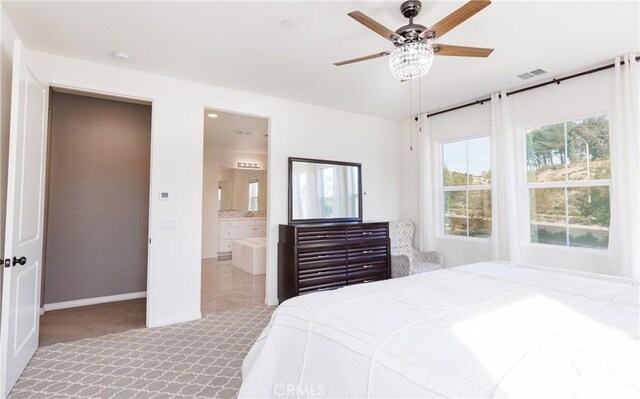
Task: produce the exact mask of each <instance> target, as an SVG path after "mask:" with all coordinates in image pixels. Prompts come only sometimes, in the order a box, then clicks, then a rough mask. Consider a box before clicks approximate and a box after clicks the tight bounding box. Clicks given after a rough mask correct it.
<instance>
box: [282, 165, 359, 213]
mask: <svg viewBox="0 0 640 399" xmlns="http://www.w3.org/2000/svg"><path fill="white" fill-rule="evenodd" d="M332 221H333V222H361V221H362V176H361V165H360V164H359V163H352V162H337V161H326V160H318V159H304V158H289V223H323V222H332Z"/></svg>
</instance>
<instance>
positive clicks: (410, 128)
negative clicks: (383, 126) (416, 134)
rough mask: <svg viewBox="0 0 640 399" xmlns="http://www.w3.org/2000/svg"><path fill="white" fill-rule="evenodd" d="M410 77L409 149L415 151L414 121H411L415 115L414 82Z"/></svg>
mask: <svg viewBox="0 0 640 399" xmlns="http://www.w3.org/2000/svg"><path fill="white" fill-rule="evenodd" d="M411 80H412V79H409V141H410V145H409V151H413V123H411V117H412V116H413V82H412V81H411Z"/></svg>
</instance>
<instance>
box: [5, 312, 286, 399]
mask: <svg viewBox="0 0 640 399" xmlns="http://www.w3.org/2000/svg"><path fill="white" fill-rule="evenodd" d="M273 309H274V308H269V307H266V306H256V307H253V308H246V309H239V310H232V311H227V312H222V313H218V314H210V315H206V316H205V317H204V318H203V319H201V320H197V321H193V322H188V323H181V324H177V325H173V326H167V327H159V328H153V329H147V328H143V329H137V330H131V331H127V332H124V333H117V334H111V335H105V336H102V337H97V338H87V339H83V340H80V341H75V342H67V343H60V344H54V345H49V346H45V347H42V348H40V349H38V351H37V352H36V354H35V356H34V357H33V359H32V360H31V362H30V363H29V365H28V366H27V369H26V370H25V372H24V373H23V374H22V376H21V377H20V380H19V381H18V383H17V384H16V386H15V388H14V389H13V391H12V392H11V395H10V396H9V398H11V399H18V398H38V399H40V398H47V399H54V398H56V399H57V398H126V399H129V398H153V399H160V398H235V397H236V396H237V394H238V389H239V388H240V384H241V383H242V374H241V366H242V360H243V359H244V357H245V355H246V354H247V352H248V351H249V349H250V348H251V345H252V344H253V342H254V341H255V340H256V338H257V337H258V335H260V332H261V331H262V329H263V328H264V327H265V326H266V325H267V323H268V322H269V319H270V318H271V313H272V312H273Z"/></svg>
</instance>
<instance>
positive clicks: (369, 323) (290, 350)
mask: <svg viewBox="0 0 640 399" xmlns="http://www.w3.org/2000/svg"><path fill="white" fill-rule="evenodd" d="M638 296H639V291H638V283H637V282H635V281H631V280H627V279H622V278H615V277H608V276H600V275H593V274H588V273H580V272H571V271H566V270H559V269H548V268H540V267H534V266H527V265H521V264H513V263H504V262H484V263H477V264H472V265H466V266H460V267H455V268H447V269H442V270H438V271H434V272H429V273H422V274H417V275H413V276H408V277H404V278H400V279H394V280H387V281H381V282H375V283H369V284H362V285H357V286H350V287H345V288H342V289H338V290H335V291H330V292H321V293H316V294H310V295H305V296H300V297H296V298H292V299H290V300H288V301H285V302H284V303H282V304H281V305H280V306H279V307H278V308H277V309H276V311H275V312H274V314H273V317H272V319H271V322H270V323H269V325H268V326H267V327H266V328H265V330H264V331H263V333H262V334H261V336H260V337H259V338H258V340H257V341H256V343H255V344H254V346H253V347H252V348H251V350H250V351H249V353H248V354H247V357H246V358H245V360H244V363H243V370H242V371H243V384H242V387H241V389H240V395H239V396H240V397H241V398H264V397H325V398H344V397H350V398H353V397H355V398H370V397H376V398H378V397H387V398H400V397H407V398H440V397H454V398H463V397H464V398H468V397H474V398H489V397H515V398H526V397H537V398H559V397H561V398H568V397H577V398H582V397H585V398H586V397H592V398H624V397H629V398H631V397H635V398H638V397H640V383H639V381H640V379H638V376H640V345H639V341H638V339H639V338H638Z"/></svg>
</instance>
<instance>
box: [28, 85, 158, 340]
mask: <svg viewBox="0 0 640 399" xmlns="http://www.w3.org/2000/svg"><path fill="white" fill-rule="evenodd" d="M49 99H50V101H49V131H48V134H49V139H48V143H49V144H48V154H47V164H48V167H47V179H46V180H47V181H46V200H45V201H46V202H45V226H44V232H45V240H44V249H43V276H42V295H41V306H42V311H43V312H44V314H43V315H42V316H41V318H40V337H39V338H40V339H39V341H40V345H48V344H53V343H57V342H65V341H73V340H77V339H81V338H87V337H93V336H99V335H104V334H109V333H114V332H119V331H125V330H128V329H132V328H141V327H145V320H146V299H145V297H146V289H147V255H148V254H147V252H148V225H149V181H150V152H151V104H150V103H147V102H143V101H138V100H128V99H123V98H115V97H106V96H96V95H93V94H89V93H83V92H76V91H70V90H66V89H65V90H62V89H56V88H54V89H52V90H51V91H50V96H49Z"/></svg>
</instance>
